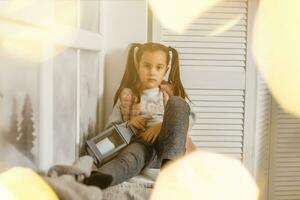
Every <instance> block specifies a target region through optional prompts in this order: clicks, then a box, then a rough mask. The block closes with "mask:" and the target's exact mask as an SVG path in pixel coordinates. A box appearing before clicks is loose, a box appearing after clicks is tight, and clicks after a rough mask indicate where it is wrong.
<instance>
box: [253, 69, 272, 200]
mask: <svg viewBox="0 0 300 200" xmlns="http://www.w3.org/2000/svg"><path fill="white" fill-rule="evenodd" d="M256 102H257V103H256V130H255V134H256V135H255V145H254V151H255V154H254V155H255V158H254V163H255V169H254V172H255V174H254V177H255V179H256V183H257V185H258V187H259V189H260V198H259V199H260V200H267V199H268V181H269V161H270V159H269V155H270V124H271V95H270V92H269V89H268V87H267V85H266V83H265V82H264V80H263V79H262V77H261V76H260V75H258V80H257V100H256Z"/></svg>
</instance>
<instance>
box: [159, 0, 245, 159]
mask: <svg viewBox="0 0 300 200" xmlns="http://www.w3.org/2000/svg"><path fill="white" fill-rule="evenodd" d="M236 18H238V20H236V21H234V19H236ZM233 22H234V23H233ZM228 23H232V24H233V25H232V26H231V27H229V28H228V30H226V31H224V32H222V33H220V34H218V35H216V36H209V34H210V33H212V32H214V30H217V29H219V28H220V27H224V26H226V24H228ZM153 41H156V42H161V43H163V44H165V45H169V46H172V47H174V48H176V49H177V50H178V52H179V59H180V68H181V77H182V81H183V84H184V87H185V88H186V90H187V93H188V95H189V96H190V98H191V100H192V101H193V103H194V109H195V111H196V114H197V121H196V124H195V126H194V127H193V130H192V133H191V136H192V140H193V142H194V143H195V144H196V145H197V147H198V148H199V149H202V150H209V151H213V152H218V153H222V154H226V155H228V156H231V157H234V158H237V159H239V160H242V159H243V142H244V141H243V138H244V117H245V112H244V105H245V104H244V103H245V76H246V47H247V46H246V41H247V0H234V1H233V0H231V1H229V0H228V1H227V0H225V1H223V2H221V3H220V4H218V5H216V6H215V7H213V8H212V9H210V10H209V11H208V12H207V13H205V14H203V15H201V16H200V17H199V18H198V19H197V20H195V21H194V22H193V23H192V24H191V25H190V26H189V28H188V30H187V31H185V33H182V34H176V33H174V32H171V31H170V30H166V29H165V28H163V27H162V26H160V24H159V23H158V21H157V20H155V19H154V26H153Z"/></svg>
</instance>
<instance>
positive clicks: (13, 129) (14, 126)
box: [6, 96, 19, 148]
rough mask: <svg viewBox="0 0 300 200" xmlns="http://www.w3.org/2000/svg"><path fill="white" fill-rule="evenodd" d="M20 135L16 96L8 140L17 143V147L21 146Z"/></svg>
mask: <svg viewBox="0 0 300 200" xmlns="http://www.w3.org/2000/svg"><path fill="white" fill-rule="evenodd" d="M18 137H19V131H18V113H17V99H16V97H15V96H14V97H13V102H12V114H11V117H10V127H9V131H8V133H7V135H6V139H7V141H8V142H10V143H11V144H13V145H15V146H16V147H17V148H19V147H18Z"/></svg>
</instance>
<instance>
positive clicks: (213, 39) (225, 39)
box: [162, 35, 246, 43]
mask: <svg viewBox="0 0 300 200" xmlns="http://www.w3.org/2000/svg"><path fill="white" fill-rule="evenodd" d="M162 39H163V40H164V41H166V42H169V41H170V42H173V41H174V42H176V41H184V42H213V43H218V42H220V43H222V42H223V43H225V42H226V43H246V38H245V37H220V36H219V37H209V36H206V37H204V36H182V35H180V36H179V35H176V36H169V35H168V36H162Z"/></svg>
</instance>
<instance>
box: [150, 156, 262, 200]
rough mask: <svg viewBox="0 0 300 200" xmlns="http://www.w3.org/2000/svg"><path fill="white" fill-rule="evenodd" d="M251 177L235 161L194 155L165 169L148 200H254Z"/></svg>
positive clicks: (254, 191) (255, 188) (221, 157)
mask: <svg viewBox="0 0 300 200" xmlns="http://www.w3.org/2000/svg"><path fill="white" fill-rule="evenodd" d="M257 198H258V189H257V186H256V184H255V182H254V180H253V179H252V177H251V175H250V174H249V173H248V171H247V170H246V169H245V168H244V166H243V165H242V164H241V163H240V162H239V161H238V160H235V159H232V158H228V157H225V156H222V155H218V154H213V153H208V152H193V153H192V154H189V155H187V156H185V157H183V158H182V159H180V160H178V161H176V162H174V163H173V164H171V165H169V166H167V167H166V168H165V169H164V170H162V171H161V173H160V174H159V176H158V179H157V182H156V184H155V188H154V191H153V193H152V196H151V199H152V200H158V199H172V200H182V199H186V200H196V199H197V200H198V199H205V200H256V199H257Z"/></svg>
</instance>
